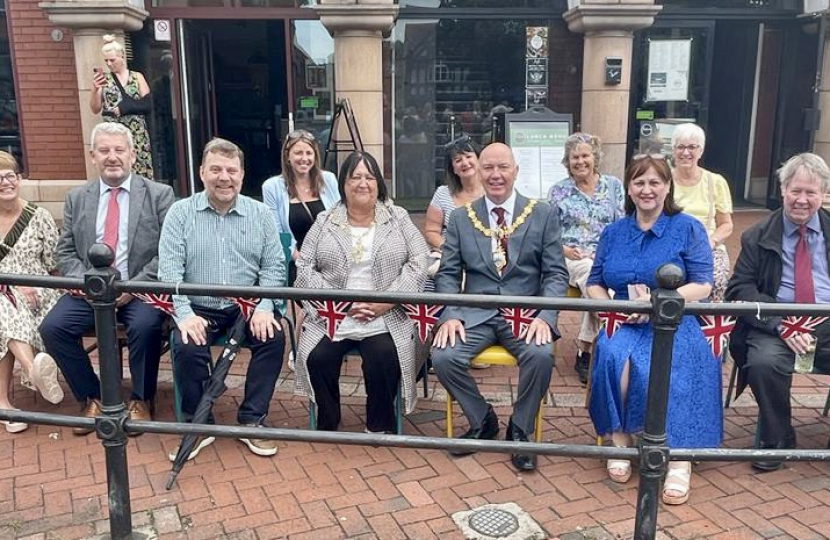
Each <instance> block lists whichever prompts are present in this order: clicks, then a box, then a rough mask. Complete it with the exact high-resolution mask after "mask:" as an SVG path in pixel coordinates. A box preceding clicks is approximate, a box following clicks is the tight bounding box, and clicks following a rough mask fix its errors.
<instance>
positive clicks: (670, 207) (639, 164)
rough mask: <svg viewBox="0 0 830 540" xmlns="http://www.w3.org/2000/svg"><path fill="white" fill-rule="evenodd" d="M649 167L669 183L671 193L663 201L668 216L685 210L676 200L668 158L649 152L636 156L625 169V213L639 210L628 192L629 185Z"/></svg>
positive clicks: (664, 210)
mask: <svg viewBox="0 0 830 540" xmlns="http://www.w3.org/2000/svg"><path fill="white" fill-rule="evenodd" d="M649 169H654V172H656V173H657V176H659V177H660V178H661V179H662V180H663V181H664V182H665V183H667V184H668V185H669V193H668V195H666V200H665V201H664V202H663V213H664V214H666V215H667V216H674V215H676V214H679V213H680V212H682V211H683V209H682V208H680V207H679V206H678V205H677V203H676V202H674V181H673V180H672V175H671V167H669V162H668V161H666V158H665V157H663V156H662V155H660V154H647V155H640V156H634V158H633V159H632V160H631V163H629V164H628V168H627V169H626V170H625V182H624V183H623V188H624V190H625V215H627V216H630V215H633V214H634V212H636V211H637V207H636V206H635V205H634V201H633V200H631V196H630V195H629V194H628V186H629V185H630V184H631V181H632V180H633V179H635V178H637V177H638V176H642V175H644V174H645V173H646V172H647V171H648V170H649Z"/></svg>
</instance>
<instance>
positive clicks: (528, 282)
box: [432, 143, 568, 471]
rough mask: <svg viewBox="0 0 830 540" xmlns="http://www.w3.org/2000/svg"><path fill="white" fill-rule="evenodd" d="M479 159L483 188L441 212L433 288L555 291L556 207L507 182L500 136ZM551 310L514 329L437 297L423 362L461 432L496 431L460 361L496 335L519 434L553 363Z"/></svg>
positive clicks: (558, 280)
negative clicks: (443, 223) (513, 372)
mask: <svg viewBox="0 0 830 540" xmlns="http://www.w3.org/2000/svg"><path fill="white" fill-rule="evenodd" d="M479 164H480V167H481V173H482V182H483V184H484V193H485V196H484V197H483V198H481V199H478V200H476V201H474V202H472V203H470V204H468V205H467V206H465V207H461V208H458V209H456V210H455V211H453V213H452V215H451V216H450V221H449V225H448V226H447V239H446V242H445V243H444V246H443V248H442V258H441V267H440V268H439V270H438V273H437V274H436V276H435V291H436V292H439V293H460V292H464V293H466V294H492V295H508V296H509V295H515V296H546V297H560V296H564V295H565V290H566V288H567V286H568V272H567V270H566V268H565V260H564V257H563V255H562V245H561V243H560V234H559V221H558V218H557V215H556V212H552V211H551V210H550V207H549V206H548V204H547V203H544V202H538V201H532V200H529V199H527V198H526V197H524V196H522V195H520V194H519V193H517V192H516V191H515V190H514V189H513V184H514V183H515V181H516V176H517V175H518V172H519V167H518V165H516V162H515V160H514V158H513V152H512V151H511V149H510V148H509V147H508V146H506V145H504V144H501V143H494V144H491V145H490V146H488V147H486V148H485V149H484V150H483V151H482V152H481V157H480V158H479ZM465 273H466V277H465V276H464V274H465ZM462 278H464V279H465V285H464V290H463V291H462V290H461V283H462ZM556 317H557V313H556V312H555V311H550V310H546V311H541V312H539V314H538V316H536V318H534V319H533V320H532V321H531V323H530V324H529V325H528V328H527V330H526V331H525V332H524V334H522V335H520V336H519V339H516V338H515V337H514V335H513V332H512V330H511V328H510V326H509V325H508V323H507V322H506V321H505V319H504V317H502V315H501V314H500V313H499V311H498V310H496V309H482V308H472V307H464V306H447V308H446V309H445V310H444V314H443V316H442V319H441V320H442V325H441V327H440V328H439V329H438V331H437V333H436V335H435V340H434V342H433V350H432V365H433V367H434V368H435V372H436V373H437V374H438V378H439V379H440V381H441V384H443V385H444V387H445V388H446V389H447V391H449V392H450V393H451V394H452V395H453V396H454V397H455V399H457V400H458V402H459V403H460V404H461V408H462V409H463V410H464V414H465V415H466V416H467V420H468V421H469V424H470V429H469V431H467V433H465V434H464V435H462V438H466V439H495V438H496V436H497V435H498V432H499V420H498V418H497V417H496V413H495V412H494V411H493V407H492V406H491V405H490V404H488V403H487V402H486V401H485V400H484V398H483V397H482V396H481V394H480V393H479V391H478V387H477V386H476V383H475V380H473V378H472V377H471V376H470V374H469V371H468V368H469V366H470V361H471V360H472V359H473V358H475V356H476V355H478V354H479V353H480V352H481V351H483V350H484V349H485V348H487V347H489V346H490V345H494V344H501V345H502V346H503V347H504V348H506V349H507V350H508V351H509V352H510V354H512V355H513V356H514V357H516V358H517V359H518V364H519V388H518V392H517V394H516V396H517V398H516V400H515V402H514V405H513V415H512V416H511V417H510V421H509V423H508V426H507V440H518V441H527V440H528V439H527V436H528V434H530V433H532V432H533V430H534V419H535V417H536V413H537V412H538V410H539V403H540V401H541V399H542V397H543V396H544V395H545V393H546V392H547V389H548V385H549V384H550V377H551V373H552V371H553V354H552V345H551V343H552V342H553V340H554V339H557V338H558V337H559V334H558V332H557V331H556ZM511 462H512V463H513V465H514V466H515V467H516V468H517V469H519V470H525V471H527V470H533V469H535V468H536V456H534V455H526V454H514V455H513V456H512V457H511Z"/></svg>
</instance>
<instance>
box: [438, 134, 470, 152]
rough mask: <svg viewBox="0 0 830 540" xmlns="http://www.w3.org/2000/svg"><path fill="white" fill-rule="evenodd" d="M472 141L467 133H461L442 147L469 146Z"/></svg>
mask: <svg viewBox="0 0 830 540" xmlns="http://www.w3.org/2000/svg"><path fill="white" fill-rule="evenodd" d="M472 142H473V140H472V139H471V138H470V136H469V135H461V136H460V137H456V138H455V139H453V140H451V141H450V142H448V143H447V144H445V145H444V148H446V149H447V150H449V149H450V148H454V147H456V146H470V144H472Z"/></svg>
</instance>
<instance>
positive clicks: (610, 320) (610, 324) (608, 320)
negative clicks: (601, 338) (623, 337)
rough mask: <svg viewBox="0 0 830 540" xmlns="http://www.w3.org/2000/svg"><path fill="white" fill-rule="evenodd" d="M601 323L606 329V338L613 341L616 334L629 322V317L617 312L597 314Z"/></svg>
mask: <svg viewBox="0 0 830 540" xmlns="http://www.w3.org/2000/svg"><path fill="white" fill-rule="evenodd" d="M597 317H599V320H600V323H601V324H602V325H603V326H604V327H605V336H606V337H607V338H608V339H611V336H613V335H614V332H616V331H617V330H619V329H620V326H622V325H623V323H624V322H625V321H626V320H628V315H626V314H625V313H617V312H616V311H601V312H599V313H597Z"/></svg>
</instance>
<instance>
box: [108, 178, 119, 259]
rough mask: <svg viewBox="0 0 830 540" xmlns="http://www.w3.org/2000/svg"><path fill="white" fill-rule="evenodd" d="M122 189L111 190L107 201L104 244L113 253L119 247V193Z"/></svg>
mask: <svg viewBox="0 0 830 540" xmlns="http://www.w3.org/2000/svg"><path fill="white" fill-rule="evenodd" d="M120 191H121V188H120V187H117V188H110V191H109V193H110V198H109V201H107V216H106V217H105V218H104V243H105V244H106V245H108V246H109V247H110V248H111V249H112V251H113V253H114V252H115V247H116V246H117V245H118V222H119V221H120V220H121V211H120V209H119V208H118V193H119V192H120Z"/></svg>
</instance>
